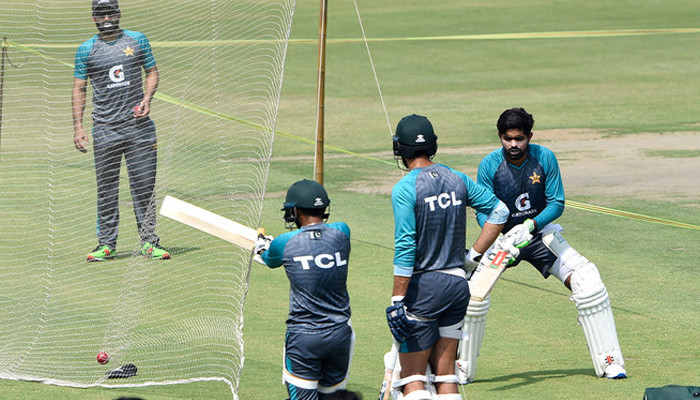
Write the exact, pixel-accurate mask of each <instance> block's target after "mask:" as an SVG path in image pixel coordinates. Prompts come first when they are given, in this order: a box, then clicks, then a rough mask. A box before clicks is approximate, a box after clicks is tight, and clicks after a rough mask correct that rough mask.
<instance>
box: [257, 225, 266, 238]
mask: <svg viewBox="0 0 700 400" xmlns="http://www.w3.org/2000/svg"><path fill="white" fill-rule="evenodd" d="M258 237H259V238H264V237H265V228H263V227H260V228H258Z"/></svg>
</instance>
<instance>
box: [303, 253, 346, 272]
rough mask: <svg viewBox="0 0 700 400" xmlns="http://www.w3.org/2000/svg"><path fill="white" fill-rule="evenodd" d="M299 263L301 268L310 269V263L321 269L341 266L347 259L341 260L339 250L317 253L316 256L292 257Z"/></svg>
mask: <svg viewBox="0 0 700 400" xmlns="http://www.w3.org/2000/svg"><path fill="white" fill-rule="evenodd" d="M293 260H294V261H296V262H299V263H301V268H302V269H311V263H313V264H314V265H315V266H316V267H318V268H321V269H329V268H333V267H335V266H338V267H342V266H344V265H347V264H348V260H343V257H342V256H341V255H340V252H339V251H336V252H335V254H319V255H317V256H315V257H314V256H297V257H294V259H293Z"/></svg>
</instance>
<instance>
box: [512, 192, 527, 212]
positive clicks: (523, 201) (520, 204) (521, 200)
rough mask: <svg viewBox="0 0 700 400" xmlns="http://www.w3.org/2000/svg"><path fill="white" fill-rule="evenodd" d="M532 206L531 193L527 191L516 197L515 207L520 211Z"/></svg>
mask: <svg viewBox="0 0 700 400" xmlns="http://www.w3.org/2000/svg"><path fill="white" fill-rule="evenodd" d="M530 207H531V204H530V193H527V192H525V193H523V194H521V195H520V196H518V198H517V199H515V208H517V209H518V211H527V210H529V209H530Z"/></svg>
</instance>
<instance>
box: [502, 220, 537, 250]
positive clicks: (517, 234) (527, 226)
mask: <svg viewBox="0 0 700 400" xmlns="http://www.w3.org/2000/svg"><path fill="white" fill-rule="evenodd" d="M534 230H535V221H533V220H532V219H526V220H525V222H523V223H522V224H520V225H515V226H514V227H513V228H511V230H509V231H508V233H506V234H505V242H507V243H509V244H510V245H513V246H515V247H517V248H519V249H522V248H523V247H525V246H527V245H528V244H530V241H531V240H532V234H531V232H532V231H534Z"/></svg>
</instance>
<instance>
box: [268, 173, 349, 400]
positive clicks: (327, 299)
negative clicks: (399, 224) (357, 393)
mask: <svg viewBox="0 0 700 400" xmlns="http://www.w3.org/2000/svg"><path fill="white" fill-rule="evenodd" d="M329 204H330V199H329V198H328V194H327V193H326V190H325V189H324V188H323V186H321V184H319V183H317V182H316V181H311V180H307V179H304V180H301V181H298V182H296V183H294V184H293V185H292V186H291V187H290V188H289V190H288V191H287V197H286V199H285V203H284V208H283V209H282V210H283V211H284V220H285V222H286V223H287V227H288V228H290V229H292V228H298V229H297V230H293V231H291V232H287V233H285V234H283V235H280V236H278V237H277V238H275V239H274V240H273V238H272V237H271V236H262V235H261V236H260V237H259V239H258V241H257V243H256V245H255V249H254V251H255V253H256V254H257V255H258V256H256V258H255V259H256V261H258V262H262V263H264V264H265V265H267V266H268V267H270V268H278V267H281V266H284V269H285V271H286V273H287V278H289V284H290V291H289V318H287V336H286V341H285V347H284V369H283V380H284V382H285V384H286V386H287V391H288V392H289V398H290V399H292V400H317V399H321V400H322V399H325V398H326V395H328V394H330V393H333V392H336V391H338V390H342V389H345V385H346V383H347V379H348V373H349V371H350V362H351V360H352V353H353V347H354V344H355V333H354V332H353V330H352V327H351V324H350V296H349V295H348V290H347V285H346V282H347V277H348V261H349V259H350V228H348V226H347V224H345V223H344V222H334V223H330V224H327V223H325V221H326V220H327V219H328V216H329V213H328V212H327V211H326V209H327V207H328V206H329Z"/></svg>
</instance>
